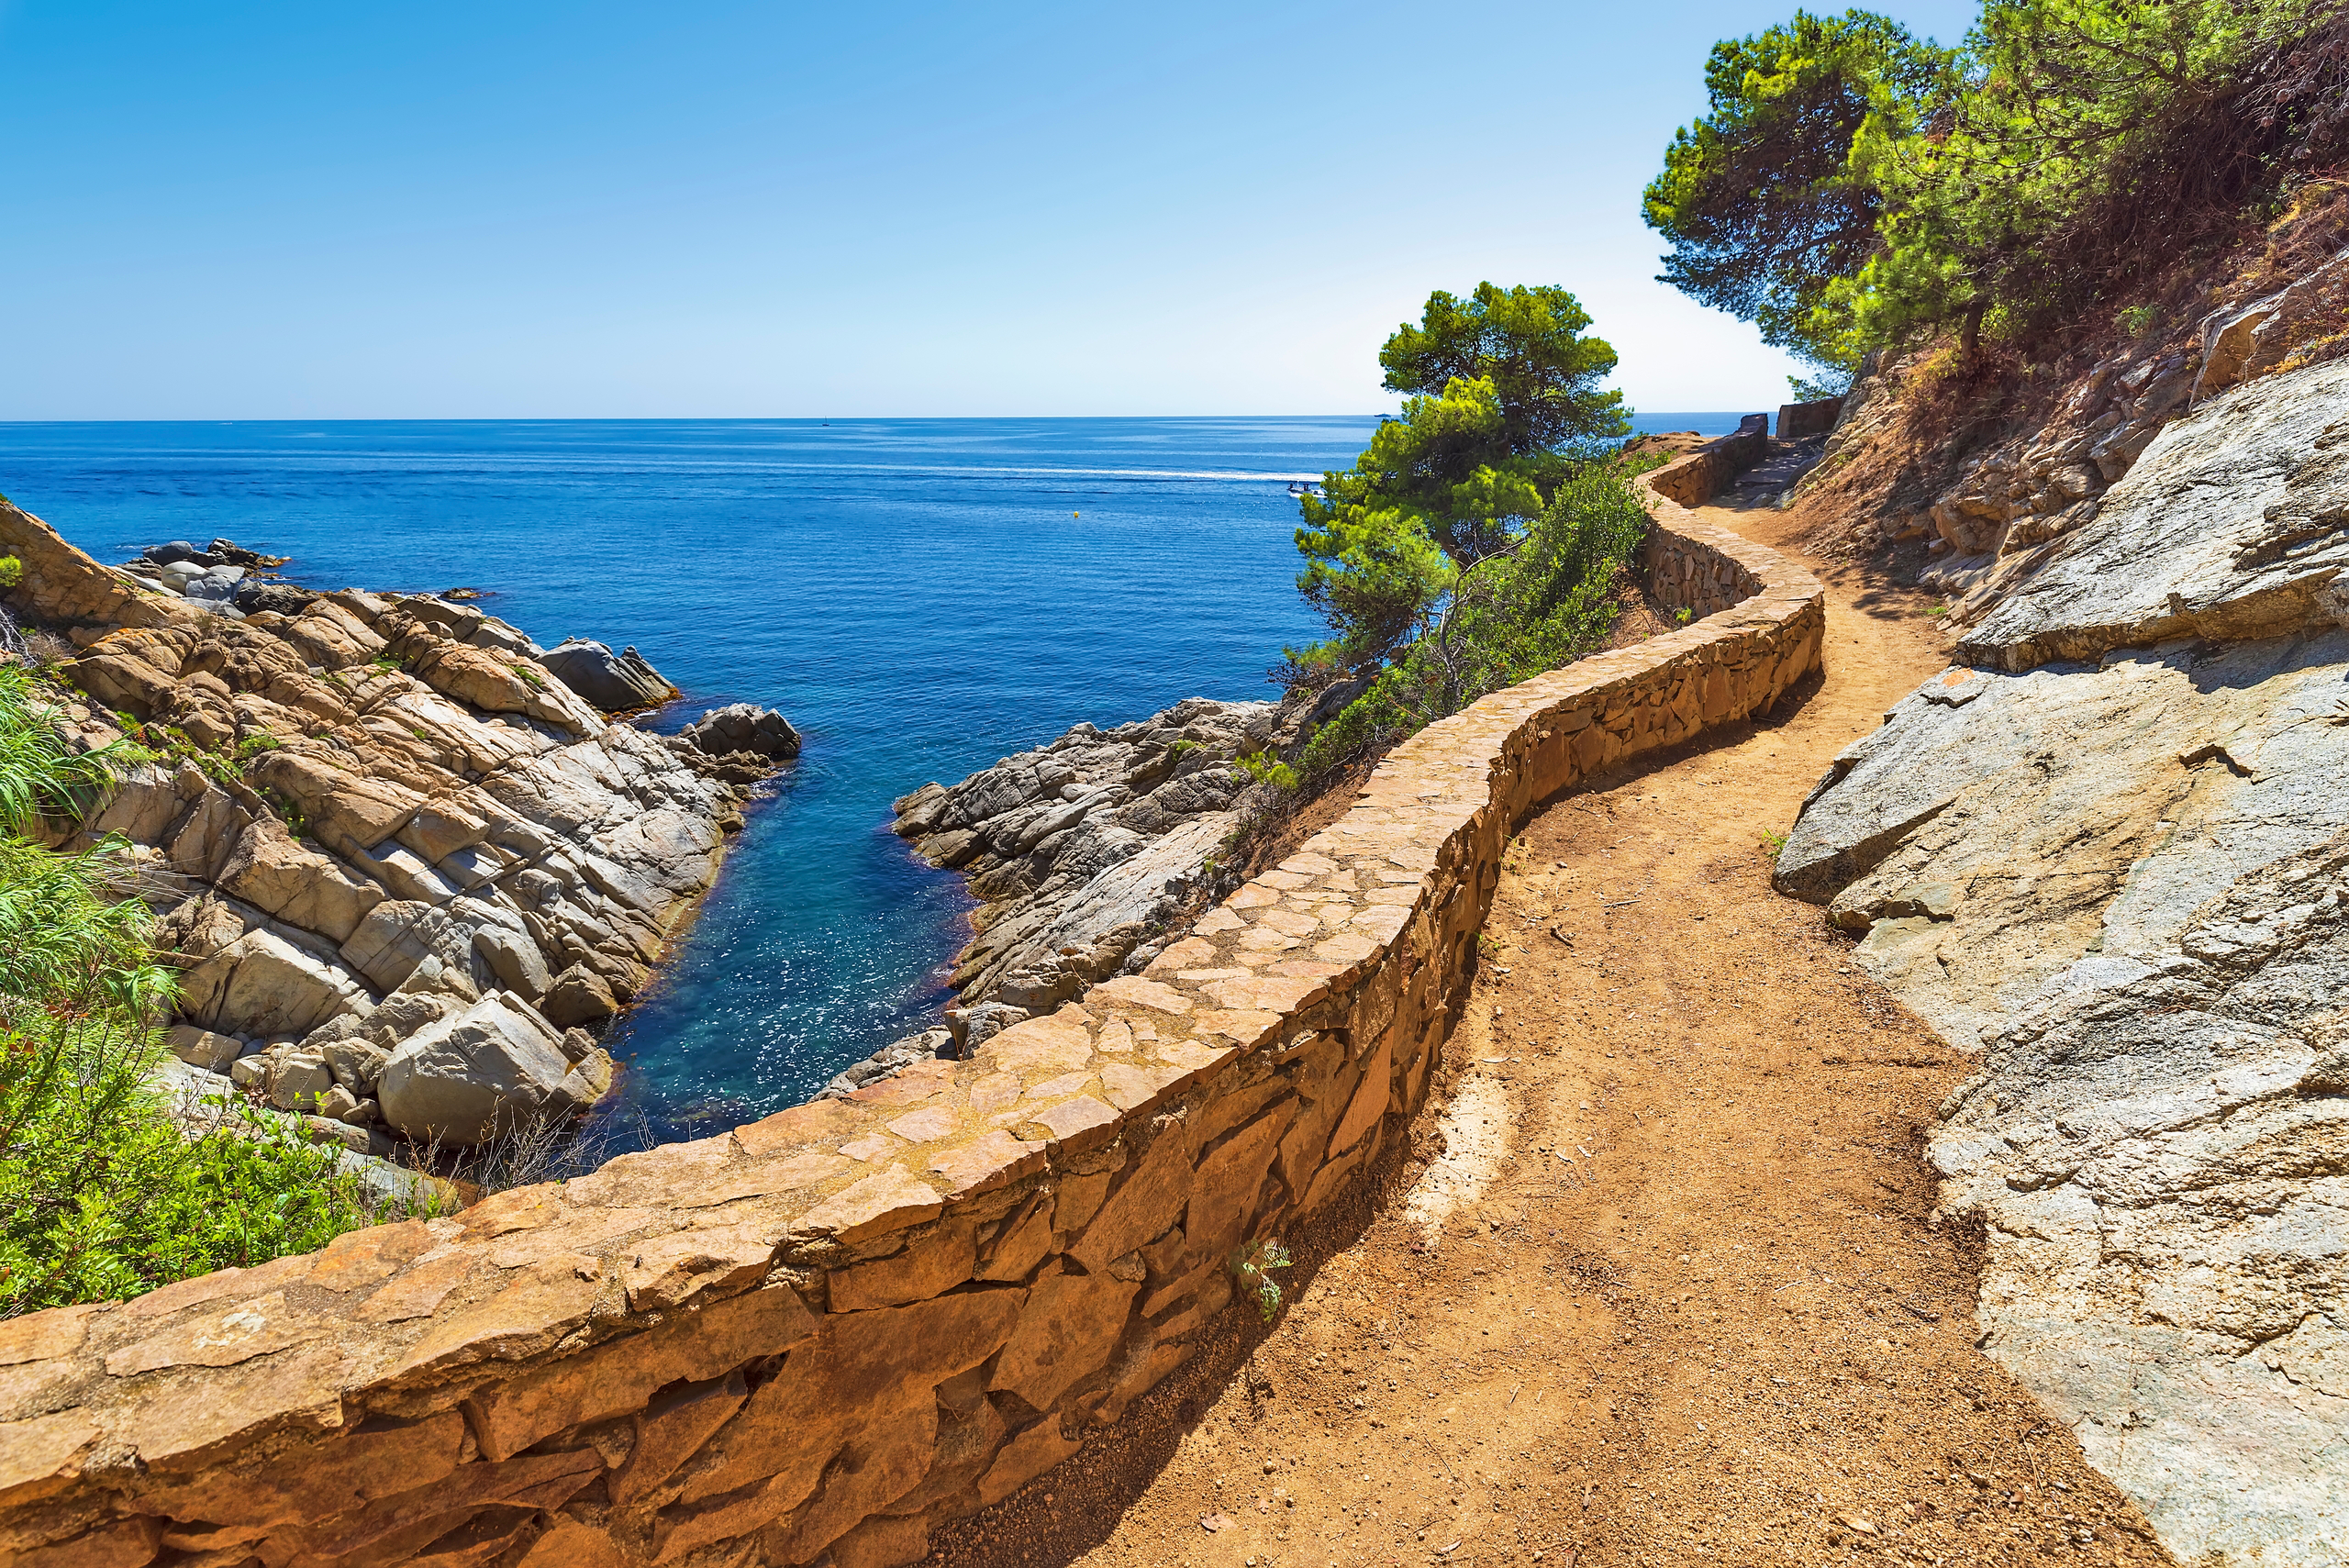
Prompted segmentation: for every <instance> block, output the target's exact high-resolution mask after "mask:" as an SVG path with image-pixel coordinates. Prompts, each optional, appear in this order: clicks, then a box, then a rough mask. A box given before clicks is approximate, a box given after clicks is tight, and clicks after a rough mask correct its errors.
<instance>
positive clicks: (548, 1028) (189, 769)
mask: <svg viewBox="0 0 2349 1568" xmlns="http://www.w3.org/2000/svg"><path fill="white" fill-rule="evenodd" d="M0 551H5V552H6V553H7V554H9V555H12V556H14V557H15V558H17V560H18V561H19V562H21V564H22V572H21V575H20V577H19V579H18V581H17V584H16V585H15V587H14V589H13V591H12V593H11V594H10V595H9V599H10V603H11V605H12V606H13V607H14V608H15V609H16V611H17V614H18V616H19V617H21V618H23V619H24V620H25V622H26V623H27V624H28V626H31V627H34V628H39V635H43V636H47V637H50V638H51V639H61V644H70V649H69V648H67V647H64V646H60V648H59V651H60V652H61V653H63V652H67V651H70V652H71V654H72V656H71V657H61V658H60V659H58V660H57V662H55V663H54V664H53V665H52V666H50V667H51V668H52V669H53V671H54V673H55V675H56V677H57V679H58V680H59V681H60V682H61V684H63V685H64V687H65V688H67V691H68V700H67V701H66V702H65V703H64V704H63V705H62V706H61V708H60V710H59V711H58V714H57V716H56V717H57V719H58V722H59V723H60V724H61V727H62V728H64V729H65V730H66V732H67V735H68V740H69V744H70V745H72V746H73V747H74V748H76V749H83V750H89V749H95V748H98V747H101V746H108V745H116V746H123V745H128V746H131V747H134V748H135V750H132V751H128V752H127V753H125V755H127V756H128V757H129V758H132V759H136V760H133V761H130V762H128V765H126V766H123V767H122V768H121V769H120V770H119V779H118V782H117V785H116V786H115V787H114V788H113V789H112V790H111V791H110V792H109V793H108V794H107V795H106V798H105V799H104V800H103V801H102V802H101V803H100V804H99V805H98V806H97V807H96V809H95V810H94V811H93V812H92V813H90V814H89V816H88V817H86V818H85V820H83V822H82V823H80V824H78V825H77V826H76V827H75V828H72V830H71V832H70V834H69V833H64V832H61V833H57V834H54V835H52V837H53V839H54V840H55V842H54V845H53V847H56V848H61V849H81V848H85V847H88V846H91V845H93V844H95V843H97V842H99V841H100V840H104V839H106V838H108V837H109V836H113V837H118V838H119V839H120V840H126V841H127V842H128V846H129V851H128V852H129V860H130V864H131V866H132V868H133V875H134V878H135V884H136V888H137V892H138V893H139V895H140V896H142V897H145V898H147V899H148V900H149V901H150V903H151V904H153V905H155V906H157V907H158V908H159V909H161V910H162V911H163V912H164V913H163V919H162V925H161V936H162V940H163V941H164V943H165V944H166V945H167V946H168V948H169V949H170V950H171V951H172V953H173V958H174V962H176V963H178V964H179V965H180V966H181V967H182V970H183V973H182V975H181V994H180V1001H179V1004H178V1017H177V1020H176V1022H175V1023H174V1024H173V1028H172V1029H171V1030H170V1034H169V1037H168V1043H169V1046H170V1049H171V1051H172V1053H173V1057H174V1058H175V1059H176V1062H177V1066H176V1067H175V1068H174V1069H173V1071H174V1073H175V1075H176V1077H177V1078H178V1081H179V1087H180V1089H181V1090H182V1091H183V1097H184V1101H185V1102H186V1104H187V1105H188V1106H190V1107H194V1106H197V1105H200V1104H201V1103H202V1102H203V1101H205V1100H206V1099H207V1098H213V1099H217V1098H219V1097H221V1096H223V1095H233V1094H242V1095H247V1096H250V1098H251V1099H252V1100H254V1101H256V1102H258V1103H259V1104H260V1105H262V1106H267V1107H270V1108H271V1109H273V1110H274V1111H276V1112H280V1113H284V1114H286V1115H290V1116H295V1117H298V1118H302V1124H303V1126H304V1127H305V1129H306V1130H307V1131H308V1133H309V1134H310V1135H311V1136H313V1137H315V1138H318V1139H321V1140H330V1141H332V1142H334V1143H336V1144H339V1145H340V1147H342V1148H343V1149H345V1150H347V1151H350V1152H351V1154H352V1155H354V1156H371V1157H375V1158H379V1159H380V1158H381V1157H384V1156H388V1155H390V1154H392V1153H394V1152H395V1143H396V1141H397V1140H405V1141H406V1142H407V1143H408V1144H410V1145H411V1146H417V1147H421V1148H424V1149H428V1150H429V1149H430V1148H432V1147H435V1146H439V1147H442V1148H449V1149H462V1148H466V1147H471V1146H474V1145H479V1144H483V1143H486V1142H490V1141H492V1140H495V1139H497V1138H499V1137H501V1136H503V1135H506V1134H510V1133H513V1132H515V1131H516V1130H517V1129H520V1128H523V1127H525V1126H528V1125H530V1124H532V1123H548V1122H560V1121H562V1120H564V1119H567V1118H570V1117H572V1116H574V1115H576V1114H577V1113H579V1112H581V1111H583V1110H584V1109H586V1108H587V1107H588V1106H591V1105H593V1104H594V1102H595V1101H596V1099H597V1098H598V1097H599V1096H600V1095H602V1094H603V1093H604V1092H605V1091H606V1090H607V1088H608V1087H609V1085H610V1083H611V1079H612V1073H613V1064H612V1062H611V1059H610V1057H609V1056H608V1055H607V1053H606V1052H605V1051H604V1050H603V1049H602V1047H601V1046H600V1045H599V1044H598V1043H597V1038H596V1030H598V1029H600V1028H601V1027H602V1026H603V1025H604V1024H605V1023H606V1022H607V1020H609V1019H610V1018H612V1017H613V1015H614V1014H616V1013H617V1012H618V1011H619V1010H620V1009H621V1008H622V1007H623V1006H625V1005H626V1004H627V1003H628V1002H629V1000H630V999H631V998H633V997H634V996H635V995H637V994H638V993H639V992H640V989H641V988H642V987H643V986H644V984H646V982H647V980H648V978H649V977H650V974H651V967H652V966H653V965H654V964H656V963H658V962H660V960H661V959H662V955H663V953H664V951H666V950H667V948H668V946H669V944H670V943H671V942H672V941H673V940H674V938H675V936H676V934H677V932H678V930H679V929H680V928H681V926H682V925H683V923H684V922H685V920H686V919H687V918H688V917H690V915H691V912H692V910H693V908H694V906H695V901H696V899H697V898H698V897H699V895H701V894H702V893H703V892H704V891H705V890H706V889H707V887H708V885H709V884H710V881H711V879H712V877H713V876H714V875H715V873H716V871H717V867H718V859H719V855H720V851H721V849H722V846H723V842H724V839H725V835H726V834H727V833H728V832H729V830H730V829H732V828H737V827H739V826H740V821H741V812H740V807H741V804H742V799H743V791H744V790H746V789H747V788H749V787H750V786H751V785H752V784H755V783H756V782H757V781H759V780H761V779H763V778H764V777H766V776H767V775H768V774H769V773H772V772H773V771H774V769H775V768H776V767H778V766H779V765H781V764H783V763H784V762H787V761H788V760H789V759H790V758H791V757H793V756H795V755H796V753H797V751H798V746H799V741H798V737H797V735H796V733H795V732H794V731H793V730H792V728H791V727H790V726H789V725H788V724H787V723H786V722H785V721H784V720H783V719H782V718H781V717H780V716H779V715H775V714H773V713H768V712H760V711H756V710H752V709H750V708H747V707H729V708H723V709H718V710H716V711H713V712H711V713H709V714H707V715H706V716H705V717H703V718H702V719H701V720H700V721H699V722H697V723H696V724H694V725H691V726H689V727H687V728H686V729H685V731H684V732H683V733H682V734H681V735H678V736H675V737H672V738H668V739H666V740H663V739H661V738H656V737H655V736H653V735H651V734H650V733H648V732H646V731H644V730H642V729H640V728H635V727H633V726H631V725H629V724H628V723H625V722H616V721H615V717H614V716H615V715H616V714H625V713H628V712H630V711H634V710H641V709H644V708H646V707H648V706H652V705H655V704H658V703H661V702H664V701H666V700H668V699H669V698H670V697H672V696H673V695H674V691H673V690H672V688H671V687H670V686H669V685H668V684H667V683H666V682H665V681H663V680H662V679H661V678H660V677H659V675H658V674H657V673H655V672H653V671H652V670H651V666H650V665H649V664H647V663H645V662H643V661H642V660H641V659H640V658H639V657H637V655H636V653H635V651H634V650H633V649H629V650H627V651H624V652H621V653H618V654H616V653H614V652H613V651H611V650H610V649H608V648H607V647H605V646H604V645H602V644H600V643H593V642H579V641H573V642H570V643H564V644H559V645H557V646H555V647H553V648H541V647H540V646H539V645H537V644H536V643H534V642H532V641H531V640H530V639H529V637H528V636H526V635H525V634H523V633H522V632H521V631H519V630H518V629H517V628H513V627H511V626H508V625H507V624H506V623H505V622H503V621H501V620H499V619H497V618H496V617H492V616H488V615H485V614H484V613H483V612H482V611H481V610H479V609H477V608H474V607H473V606H470V605H468V604H465V603H463V602H462V601H458V600H451V599H443V598H440V597H436V596H431V595H375V594H370V593H366V592H362V591H360V590H356V589H351V590H344V591H340V592H336V593H330V594H329V593H320V592H317V591H314V590H309V589H304V588H300V587H296V586H295V585H293V584H288V583H284V582H281V581H275V580H272V579H271V578H270V577H268V576H266V575H264V573H267V572H268V570H269V569H270V568H271V567H273V566H275V565H279V564H282V563H283V562H280V561H277V560H274V559H273V558H269V557H265V556H261V555H258V554H257V553H255V552H253V551H250V550H240V549H239V548H238V547H236V546H234V545H233V544H231V543H230V542H229V541H227V540H216V541H214V544H213V546H212V548H211V549H209V550H195V549H194V548H193V547H191V546H189V545H187V544H185V543H174V544H172V545H167V546H162V547H158V548H155V549H153V550H150V551H148V552H147V553H146V554H144V555H142V556H141V557H140V558H139V559H138V560H136V561H134V562H132V563H131V564H130V565H129V566H128V567H127V568H118V569H110V568H107V567H105V566H102V565H100V564H99V563H98V562H95V561H94V560H92V559H91V558H90V557H89V556H87V555H85V554H84V553H83V552H82V551H80V550H76V549H74V548H73V547H72V546H71V545H69V544H67V543H66V542H65V541H64V540H63V539H61V538H60V537H59V536H58V535H57V534H56V532H55V531H54V530H53V529H51V528H49V527H48V526H47V525H46V524H44V523H42V522H41V521H40V520H39V519H38V518H36V517H31V516H30V515H28V514H27V513H25V512H23V511H21V510H19V509H17V508H16V507H15V506H6V505H4V504H0ZM190 1114H201V1113H197V1112H195V1111H194V1110H193V1109H191V1112H190ZM411 1158H412V1157H411Z"/></svg>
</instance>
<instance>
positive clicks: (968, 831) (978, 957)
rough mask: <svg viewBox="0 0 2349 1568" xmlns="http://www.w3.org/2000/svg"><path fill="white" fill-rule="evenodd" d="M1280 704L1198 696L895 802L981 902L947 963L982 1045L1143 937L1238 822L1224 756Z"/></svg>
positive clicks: (1269, 724)
mask: <svg viewBox="0 0 2349 1568" xmlns="http://www.w3.org/2000/svg"><path fill="white" fill-rule="evenodd" d="M1279 713H1280V706H1279V705H1278V704H1275V703H1244V702H1241V703H1226V702H1215V701H1211V700H1209V699H1208V698H1206V697H1192V698H1188V699H1186V701H1183V702H1179V703H1177V704H1175V706H1173V707H1170V708H1168V709H1166V710H1165V711H1164V712H1163V713H1160V714H1157V715H1154V716H1153V717H1150V718H1147V719H1143V720H1141V721H1140V722H1138V723H1133V724H1122V725H1119V727H1118V728H1115V729H1108V730H1102V729H1097V728H1094V727H1093V726H1092V725H1090V724H1080V725H1078V726H1077V727H1076V728H1074V729H1071V730H1070V731H1069V732H1068V733H1067V734H1065V735H1063V736H1062V737H1061V738H1060V739H1059V740H1054V741H1053V742H1052V744H1051V745H1049V746H1043V747H1040V748H1038V749H1037V750H1035V751H1022V752H1020V753H1019V755H1018V756H1015V757H1006V758H1005V759H1004V760H1003V761H1002V762H997V763H996V765H995V766H994V767H992V768H987V769H985V770H983V771H981V772H979V773H973V774H972V775H971V776H970V777H969V778H967V779H964V780H963V782H962V783H961V784H955V785H952V787H948V786H945V785H941V784H925V785H923V786H922V787H921V788H920V789H918V790H917V791H915V792H914V793H913V794H911V795H907V796H905V797H904V798H903V799H901V800H899V801H898V802H897V803H896V812H897V817H896V832H897V833H898V834H899V835H900V836H901V837H903V838H907V839H910V840H913V842H914V847H915V848H916V849H917V850H918V851H919V852H920V853H921V855H922V856H923V858H924V859H926V860H928V861H929V862H930V864H932V865H936V866H951V867H954V868H957V869H959V870H961V871H963V873H964V874H965V875H967V876H968V877H969V878H970V883H971V891H972V892H973V894H974V895H976V896H977V897H978V898H979V899H980V901H981V903H980V906H979V908H978V910H977V911H976V912H975V913H974V915H973V916H972V917H971V924H972V928H973V929H974V932H975V933H976V934H975V935H974V937H973V939H972V940H971V943H970V945H969V946H968V947H966V948H964V949H963V952H962V954H961V956H960V957H959V958H958V959H957V960H956V962H955V968H954V974H953V982H952V983H953V984H954V986H955V988H956V989H957V990H958V991H960V992H961V993H962V999H963V1009H960V1010H957V1011H956V1012H955V1013H954V1014H952V1015H950V1018H951V1020H952V1022H953V1023H954V1024H955V1026H956V1028H957V1029H958V1031H959V1032H961V1033H962V1034H963V1035H965V1036H966V1037H968V1039H969V1040H970V1042H971V1043H975V1042H976V1040H983V1039H985V1038H986V1036H987V1035H988V1034H990V1033H992V1032H993V1031H994V1030H995V1029H1001V1028H1003V1027H1005V1026H1007V1025H1008V1024H1011V1023H1016V1022H1018V1021H1019V1020H1020V1019H1021V1018H1027V1017H1029V1016H1030V1015H1031V1014H1035V1013H1038V1012H1046V1011H1050V1010H1051V1009H1052V1008H1053V1007H1056V1006H1060V1004H1062V1003H1063V1002H1065V1001H1067V1000H1068V999H1069V998H1070V997H1072V996H1074V995H1076V994H1077V993H1078V992H1080V991H1081V990H1083V989H1084V988H1085V986H1086V985H1089V984H1092V983H1094V982H1095V981H1098V980H1103V979H1107V978H1108V976H1110V975H1112V974H1116V973H1119V971H1120V969H1121V968H1123V967H1124V966H1125V965H1126V964H1127V962H1128V961H1129V960H1130V959H1131V958H1132V957H1133V956H1134V955H1135V954H1136V953H1137V951H1140V950H1142V949H1144V948H1145V947H1146V946H1147V945H1148V944H1149V943H1150V942H1151V940H1152V937H1153V936H1154V935H1156V934H1157V932H1158V928H1159V927H1160V926H1162V925H1163V922H1164V920H1165V919H1166V917H1168V915H1170V914H1171V913H1172V912H1173V911H1174V910H1175V908H1176V907H1177V906H1179V905H1180V904H1181V902H1182V900H1183V898H1184V897H1185V895H1186V894H1187V893H1188V892H1189V891H1190V890H1191V888H1192V886H1193V884H1194V882H1195V880H1196V879H1197V877H1198V875H1199V873H1200V868H1201V867H1202V866H1203V865H1204V864H1205V863H1206V862H1207V861H1208V859H1209V857H1211V856H1212V855H1213V854H1214V853H1215V852H1216V851H1217V850H1218V849H1219V848H1220V847H1221V846H1222V844H1223V842H1224V840H1225V839H1226V838H1227V837H1228V836H1229V835H1230V832H1231V830H1232V828H1234V826H1235V825H1236V818H1235V817H1234V816H1233V814H1232V812H1231V810H1230V806H1231V804H1232V801H1233V799H1234V798H1235V797H1236V796H1237V795H1239V793H1240V792H1241V789H1243V788H1244V787H1245V786H1246V785H1247V784H1248V782H1249V780H1248V775H1247V774H1246V773H1244V772H1242V771H1241V769H1239V768H1238V767H1236V766H1234V765H1233V760H1234V759H1235V758H1237V757H1239V756H1241V754H1242V753H1244V752H1249V751H1261V750H1263V749H1264V747H1265V745H1266V744H1267V742H1268V741H1269V740H1270V739H1271V737H1272V735H1273V732H1274V728H1275V723H1276V720H1277V717H1278V716H1279ZM1143 962H1148V960H1147V957H1146V956H1145V957H1144V959H1143Z"/></svg>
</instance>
